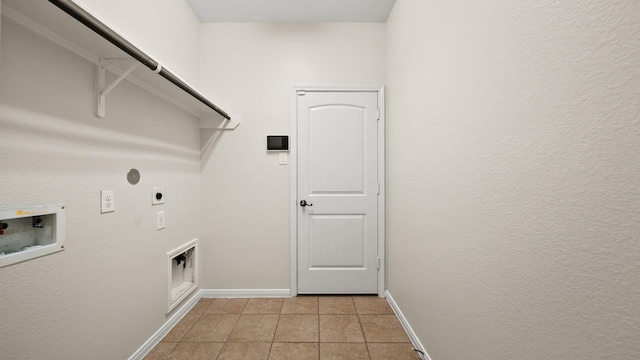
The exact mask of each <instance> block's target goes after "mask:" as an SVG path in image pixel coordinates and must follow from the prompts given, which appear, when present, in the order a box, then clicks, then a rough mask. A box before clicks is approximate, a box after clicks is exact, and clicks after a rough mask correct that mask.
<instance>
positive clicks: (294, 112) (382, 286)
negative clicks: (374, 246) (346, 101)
mask: <svg viewBox="0 0 640 360" xmlns="http://www.w3.org/2000/svg"><path fill="white" fill-rule="evenodd" d="M298 91H309V92H311V91H357V92H362V91H370V92H376V93H377V94H378V108H379V109H380V120H379V121H378V182H379V183H380V195H379V196H378V256H379V257H380V269H379V270H378V296H384V292H385V290H386V276H385V274H386V270H385V268H386V267H385V263H386V261H385V259H386V257H385V253H386V251H385V250H386V246H385V231H386V230H385V224H386V213H385V208H386V206H385V195H386V191H385V189H386V186H385V174H386V170H385V158H386V156H385V103H384V99H385V96H384V86H383V85H354V86H322V85H299V86H294V87H293V89H292V91H291V134H290V135H289V148H290V150H289V157H290V159H289V160H290V161H289V164H290V167H291V168H290V171H291V174H290V175H291V186H290V189H291V192H290V197H289V204H290V224H291V225H290V226H291V228H290V231H289V237H290V239H291V260H290V262H291V263H290V270H289V271H290V280H291V283H290V289H291V296H297V295H298V109H297V104H298Z"/></svg>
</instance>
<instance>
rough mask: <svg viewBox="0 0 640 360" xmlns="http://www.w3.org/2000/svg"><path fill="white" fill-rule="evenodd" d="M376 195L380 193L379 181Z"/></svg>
mask: <svg viewBox="0 0 640 360" xmlns="http://www.w3.org/2000/svg"><path fill="white" fill-rule="evenodd" d="M378 195H380V183H378Z"/></svg>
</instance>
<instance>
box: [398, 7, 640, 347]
mask: <svg viewBox="0 0 640 360" xmlns="http://www.w3.org/2000/svg"><path fill="white" fill-rule="evenodd" d="M639 16H640V2H638V1H626V0H616V1H601V0H589V1H578V2H576V1H574V2H566V1H565V2H558V1H536V2H505V1H480V2H478V1H457V2H450V1H422V0H398V1H397V2H396V5H395V8H394V10H393V12H392V15H391V17H390V19H389V22H388V24H387V31H388V33H387V35H388V36H387V54H388V55H387V79H388V88H387V95H388V103H387V109H388V114H387V115H388V118H387V119H388V122H387V124H388V134H387V136H388V137H387V140H388V212H387V213H388V237H387V239H388V277H389V282H388V285H389V286H388V287H389V290H390V292H391V294H392V295H393V296H394V298H395V299H396V300H397V302H398V303H399V305H400V307H401V308H402V310H403V311H404V313H405V315H406V316H407V318H408V319H409V322H410V323H411V325H412V326H413V328H414V329H415V330H416V332H417V333H418V335H419V337H420V338H421V340H422V342H423V344H424V345H425V346H426V348H427V350H428V351H429V353H430V354H431V356H432V358H433V359H434V360H435V359H447V360H452V359H474V358H475V359H541V358H542V359H637V358H640V247H638V241H639V236H640V161H639V160H638V159H639V158H640V22H639V21H638V18H639Z"/></svg>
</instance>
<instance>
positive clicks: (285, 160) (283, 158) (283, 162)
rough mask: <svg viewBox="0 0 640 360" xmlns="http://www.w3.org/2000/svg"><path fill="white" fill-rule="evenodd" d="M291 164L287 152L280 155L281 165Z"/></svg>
mask: <svg viewBox="0 0 640 360" xmlns="http://www.w3.org/2000/svg"><path fill="white" fill-rule="evenodd" d="M288 163H289V159H288V156H287V153H286V152H281V153H280V159H279V162H278V164H279V165H287V164H288Z"/></svg>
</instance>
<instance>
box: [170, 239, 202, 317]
mask: <svg viewBox="0 0 640 360" xmlns="http://www.w3.org/2000/svg"><path fill="white" fill-rule="evenodd" d="M167 265H168V272H167V314H168V313H169V312H170V311H171V310H173V308H175V307H176V306H177V305H178V304H179V303H180V302H181V301H182V300H184V299H185V298H186V297H187V296H189V294H191V293H192V292H194V291H195V290H196V289H197V288H198V239H194V240H192V241H190V242H188V243H186V244H184V245H183V246H181V247H179V248H177V249H175V250H173V251H171V252H168V253H167Z"/></svg>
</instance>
